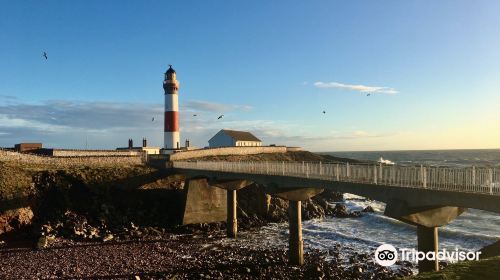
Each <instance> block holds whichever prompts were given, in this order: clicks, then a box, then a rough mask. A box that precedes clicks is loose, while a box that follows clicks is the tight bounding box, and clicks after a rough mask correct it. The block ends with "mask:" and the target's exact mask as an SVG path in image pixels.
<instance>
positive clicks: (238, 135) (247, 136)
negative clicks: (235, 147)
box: [222, 129, 262, 142]
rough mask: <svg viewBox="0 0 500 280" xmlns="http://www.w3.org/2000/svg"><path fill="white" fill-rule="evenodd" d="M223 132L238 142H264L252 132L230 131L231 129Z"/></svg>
mask: <svg viewBox="0 0 500 280" xmlns="http://www.w3.org/2000/svg"><path fill="white" fill-rule="evenodd" d="M222 131H223V132H224V133H226V134H227V135H229V136H230V137H231V138H233V139H234V140H236V141H257V142H262V141H260V139H259V138H257V137H255V136H254V135H253V134H252V133H250V132H246V131H237V130H229V129H223V130H222Z"/></svg>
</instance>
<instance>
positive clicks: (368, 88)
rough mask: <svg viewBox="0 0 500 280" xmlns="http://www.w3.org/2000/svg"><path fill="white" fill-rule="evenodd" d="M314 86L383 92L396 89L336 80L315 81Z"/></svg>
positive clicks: (395, 91)
mask: <svg viewBox="0 0 500 280" xmlns="http://www.w3.org/2000/svg"><path fill="white" fill-rule="evenodd" d="M314 86H315V87H317V88H339V89H346V90H354V91H359V92H364V93H384V94H396V93H398V91H397V90H395V89H393V88H390V87H378V86H364V85H349V84H342V83H337V82H329V83H325V82H315V83H314Z"/></svg>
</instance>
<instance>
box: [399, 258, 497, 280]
mask: <svg viewBox="0 0 500 280" xmlns="http://www.w3.org/2000/svg"><path fill="white" fill-rule="evenodd" d="M403 279H406V280H451V279H453V280H479V279H481V280H488V279H492V280H493V279H500V256H497V257H494V258H489V259H484V260H479V261H465V262H459V263H455V264H451V265H449V266H448V267H446V268H445V269H443V270H442V271H439V272H426V273H422V274H419V275H416V276H412V277H407V278H403Z"/></svg>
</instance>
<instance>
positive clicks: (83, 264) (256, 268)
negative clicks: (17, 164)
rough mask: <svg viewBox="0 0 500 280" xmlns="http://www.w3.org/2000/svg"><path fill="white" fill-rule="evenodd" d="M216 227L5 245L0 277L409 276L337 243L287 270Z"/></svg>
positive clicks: (272, 252)
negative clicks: (347, 253)
mask: <svg viewBox="0 0 500 280" xmlns="http://www.w3.org/2000/svg"><path fill="white" fill-rule="evenodd" d="M223 226H224V225H223V224H220V225H211V226H207V225H200V226H198V227H191V228H186V229H184V230H185V231H191V232H192V233H187V234H186V233H184V234H182V233H172V232H168V231H165V230H164V229H159V228H133V227H132V228H130V229H129V230H128V232H127V233H121V234H120V233H115V234H116V237H115V238H114V239H112V240H107V241H104V240H98V241H97V240H96V241H87V240H85V241H77V240H75V239H68V238H64V237H55V238H54V239H53V240H51V242H50V243H48V244H46V246H44V247H43V249H33V248H31V247H29V246H24V247H23V246H17V247H10V246H4V247H3V248H0V256H1V257H0V278H2V279H75V278H78V279H237V278H240V279H392V278H397V277H402V276H407V275H411V264H409V263H408V264H402V267H401V268H399V269H398V270H390V269H387V268H383V267H381V266H378V265H376V264H375V263H374V262H373V260H372V258H371V256H369V255H367V254H355V255H353V256H351V257H350V258H349V259H348V260H346V259H344V260H343V259H341V254H340V251H341V250H342V249H343V248H341V246H340V245H339V246H335V247H334V248H331V249H330V250H328V251H318V250H307V245H306V256H305V259H306V262H305V265H304V266H301V267H298V266H290V265H288V261H287V260H288V257H287V252H286V248H284V247H283V248H265V247H259V246H258V244H257V247H255V246H251V247H248V246H245V245H244V242H241V243H240V242H239V241H240V240H241V239H244V238H245V237H240V240H230V241H231V242H225V241H227V240H228V239H227V238H226V237H225V232H224V230H222V229H220V228H221V227H223ZM248 234H249V235H250V234H257V233H256V232H252V231H250V232H248ZM26 245H27V244H26ZM254 245H255V244H254ZM27 260H29V261H27ZM344 263H349V265H345V264H344Z"/></svg>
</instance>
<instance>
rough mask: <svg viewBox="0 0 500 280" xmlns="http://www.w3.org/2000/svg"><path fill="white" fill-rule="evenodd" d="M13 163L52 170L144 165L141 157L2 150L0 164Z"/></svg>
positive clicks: (0, 151)
mask: <svg viewBox="0 0 500 280" xmlns="http://www.w3.org/2000/svg"><path fill="white" fill-rule="evenodd" d="M2 161H13V162H16V163H26V164H43V165H47V167H51V168H63V167H66V166H84V165H91V166H117V165H119V166H121V165H137V164H143V159H142V157H139V156H97V157H89V156H87V157H50V156H39V155H32V154H22V153H17V152H11V151H5V150H0V162H2Z"/></svg>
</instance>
